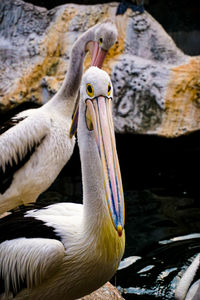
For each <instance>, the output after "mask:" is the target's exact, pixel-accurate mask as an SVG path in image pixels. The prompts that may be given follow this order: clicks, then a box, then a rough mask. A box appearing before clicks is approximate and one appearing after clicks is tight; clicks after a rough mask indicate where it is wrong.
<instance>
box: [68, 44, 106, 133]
mask: <svg viewBox="0 0 200 300" xmlns="http://www.w3.org/2000/svg"><path fill="white" fill-rule="evenodd" d="M86 50H89V52H90V54H91V57H92V61H91V66H95V67H98V68H100V69H101V67H102V65H103V62H104V59H105V57H106V54H107V52H108V51H106V50H104V49H102V48H101V47H100V46H99V43H97V42H93V41H90V42H88V44H87V46H86ZM78 112H79V101H76V104H75V108H74V113H73V116H72V124H71V128H70V132H69V135H70V138H72V137H73V135H74V134H76V131H77V125H78Z"/></svg>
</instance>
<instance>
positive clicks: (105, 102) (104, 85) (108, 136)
mask: <svg viewBox="0 0 200 300" xmlns="http://www.w3.org/2000/svg"><path fill="white" fill-rule="evenodd" d="M112 97H113V87H112V83H111V80H110V77H109V75H108V74H107V73H106V72H105V71H103V70H101V69H99V68H97V67H90V68H89V69H88V70H87V71H86V72H85V74H84V76H83V78H82V83H81V89H80V101H81V103H80V105H81V113H82V114H83V109H84V110H85V113H84V115H85V122H84V123H85V125H84V127H85V128H84V131H85V132H90V136H91V135H92V138H93V140H94V144H96V147H95V148H96V149H95V151H97V157H98V158H97V159H99V161H100V165H101V169H102V175H103V184H104V189H105V196H106V200H107V201H106V203H107V205H108V210H109V213H110V217H111V220H112V224H113V226H114V228H115V229H116V231H117V232H118V235H119V236H121V235H122V232H123V228H124V219H125V216H124V195H123V187H122V180H121V173H120V168H119V162H118V156H117V152H116V143H115V134H114V125H113V118H112ZM94 163H95V162H94ZM101 182H102V181H101Z"/></svg>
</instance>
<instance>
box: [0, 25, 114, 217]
mask: <svg viewBox="0 0 200 300" xmlns="http://www.w3.org/2000/svg"><path fill="white" fill-rule="evenodd" d="M116 37H117V31H116V27H115V25H114V24H113V23H112V22H111V21H109V20H107V21H105V22H103V23H101V24H97V25H95V26H94V27H92V28H90V29H89V30H88V31H86V32H85V33H84V34H83V35H81V37H80V38H79V39H78V40H77V41H76V42H75V44H74V46H73V48H72V52H71V57H70V63H69V69H68V72H67V74H66V77H65V80H64V82H63V85H62V87H61V88H60V90H59V91H58V93H57V94H56V95H55V96H54V97H53V98H52V99H51V100H50V101H49V102H48V103H46V104H45V105H43V106H42V107H40V108H37V109H29V110H25V111H23V112H21V113H19V114H18V115H16V116H14V117H13V118H12V119H11V120H9V121H8V122H6V123H5V124H3V125H2V126H1V128H0V214H1V213H4V212H6V211H8V210H10V209H13V208H15V207H17V206H19V205H21V204H26V203H31V202H35V201H36V199H37V198H38V196H39V195H40V194H41V193H42V192H43V191H45V190H46V189H47V188H48V187H49V186H50V185H51V184H52V182H53V181H54V180H55V178H56V177H57V176H58V174H59V172H60V171H61V169H62V168H63V167H64V165H65V164H66V163H67V161H68V160H69V158H70V157H71V155H72V152H73V149H74V144H75V138H74V137H73V138H70V136H69V130H70V125H71V120H72V114H73V110H74V105H75V102H76V99H77V97H78V92H79V88H80V83H81V78H82V73H83V62H84V58H85V55H86V53H87V52H88V51H89V52H90V53H91V56H92V64H93V65H96V66H98V67H101V66H102V64H103V61H104V58H105V56H106V53H107V51H108V50H109V48H110V47H111V46H112V45H113V44H114V43H115V41H116Z"/></svg>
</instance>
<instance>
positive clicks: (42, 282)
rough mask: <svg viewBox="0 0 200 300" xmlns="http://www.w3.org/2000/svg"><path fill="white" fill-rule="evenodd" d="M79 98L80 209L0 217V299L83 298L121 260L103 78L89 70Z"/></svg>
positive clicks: (67, 206) (115, 165)
mask: <svg viewBox="0 0 200 300" xmlns="http://www.w3.org/2000/svg"><path fill="white" fill-rule="evenodd" d="M80 97H81V98H80V107H79V119H78V145H79V150H80V158H81V168H82V184H83V204H75V203H57V204H53V205H50V206H47V207H45V208H42V209H31V210H29V211H26V212H24V213H22V212H15V213H12V214H11V215H9V216H6V217H4V218H2V219H1V220H0V232H1V234H0V242H1V243H0V270H1V283H0V286H1V295H0V299H7V300H9V299H13V298H15V299H16V300H18V299H23V300H26V299H27V300H46V299H48V300H55V299H56V300H72V299H77V298H80V297H82V296H84V295H87V294H89V293H91V292H92V291H94V290H96V289H98V288H99V287H100V286H102V285H103V284H104V283H105V282H107V281H108V280H109V279H110V278H111V277H112V276H113V275H114V273H115V272H116V270H117V267H118V264H119V262H120V260H121V258H122V255H123V252H124V246H125V232H124V218H125V216H124V197H123V188H122V181H121V175H120V168H119V162H118V157H117V152H116V144H115V136H114V126H113V119H112V84H111V81H110V77H109V76H108V74H107V73H106V72H104V71H103V70H100V69H98V68H97V67H91V68H89V69H88V71H87V72H86V73H85V74H84V76H83V80H82V84H81V96H80ZM72 125H73V124H72ZM72 127H73V126H72Z"/></svg>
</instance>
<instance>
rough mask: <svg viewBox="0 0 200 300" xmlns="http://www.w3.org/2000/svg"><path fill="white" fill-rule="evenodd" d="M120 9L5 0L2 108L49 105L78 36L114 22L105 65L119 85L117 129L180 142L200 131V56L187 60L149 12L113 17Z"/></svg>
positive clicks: (0, 16) (0, 7) (0, 48)
mask: <svg viewBox="0 0 200 300" xmlns="http://www.w3.org/2000/svg"><path fill="white" fill-rule="evenodd" d="M117 7H118V3H107V4H104V5H102V4H100V5H93V6H87V5H76V4H66V5H63V6H59V7H56V8H54V9H52V10H47V9H45V8H41V7H36V6H34V5H32V4H28V3H24V2H23V1H21V0H2V1H1V2H0V39H1V43H0V55H1V61H0V109H1V110H7V109H9V108H11V107H13V106H16V105H17V104H18V103H21V102H23V101H32V102H38V103H42V104H43V103H45V102H46V101H48V100H49V99H50V98H51V97H52V96H53V95H54V94H55V93H56V92H57V91H58V89H59V88H60V86H61V84H62V81H63V79H64V76H65V73H66V71H67V68H68V61H69V57H70V51H71V48H72V45H73V43H74V41H75V40H76V39H77V37H78V36H79V35H80V34H81V33H82V32H84V31H85V30H87V29H88V28H89V27H91V26H93V25H94V24H96V23H97V22H101V21H102V20H104V19H105V18H111V19H112V20H113V21H114V22H115V23H116V25H117V27H118V31H119V38H118V43H117V44H116V45H114V46H113V48H111V49H110V51H109V54H108V56H107V58H106V61H105V63H104V66H103V68H104V69H105V70H106V71H108V72H109V73H110V74H111V78H112V81H113V85H114V101H113V111H114V120H115V128H116V131H117V132H119V133H139V134H154V135H160V136H166V137H176V136H179V135H182V134H186V133H189V132H192V131H196V130H198V129H199V126H200V125H199V124H200V122H199V121H200V114H199V108H200V57H199V56H197V57H191V56H188V55H185V54H184V53H183V52H182V51H181V50H180V49H178V48H177V47H176V45H175V43H174V42H173V40H172V39H171V37H170V36H169V35H168V34H167V33H166V32H165V31H164V29H163V28H162V26H161V25H160V24H159V23H158V22H157V21H156V20H155V19H153V18H152V17H151V15H150V14H148V13H147V12H146V11H145V12H144V13H139V12H133V11H132V10H130V9H128V10H127V11H126V12H125V14H124V15H118V16H116V10H117ZM89 65H90V60H89V57H87V58H86V61H85V68H87V67H88V66H89Z"/></svg>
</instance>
